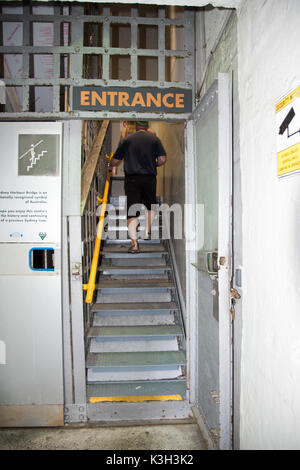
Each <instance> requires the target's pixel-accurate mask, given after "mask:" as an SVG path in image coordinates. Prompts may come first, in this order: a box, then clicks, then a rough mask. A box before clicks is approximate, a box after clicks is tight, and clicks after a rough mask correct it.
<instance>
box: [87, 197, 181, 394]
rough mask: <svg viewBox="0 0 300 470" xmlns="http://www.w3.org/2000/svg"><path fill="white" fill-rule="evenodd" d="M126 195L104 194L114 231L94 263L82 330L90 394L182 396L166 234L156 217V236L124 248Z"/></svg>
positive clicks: (175, 305)
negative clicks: (134, 249)
mask: <svg viewBox="0 0 300 470" xmlns="http://www.w3.org/2000/svg"><path fill="white" fill-rule="evenodd" d="M124 202H125V201H124V197H111V198H110V203H111V204H113V205H114V206H115V209H116V215H113V216H112V224H113V225H115V226H116V227H115V228H116V229H117V232H118V233H117V237H118V238H117V239H110V238H107V240H106V241H105V242H104V243H103V248H102V251H101V257H100V258H101V261H100V263H99V267H98V271H99V275H98V281H97V284H96V291H97V292H96V301H95V303H94V304H92V306H91V313H92V317H93V318H92V325H91V327H90V328H89V330H88V332H87V347H88V353H87V358H86V368H87V397H88V401H89V402H90V403H97V402H108V401H116V402H122V401H125V402H141V401H157V400H158V401H165V400H184V399H185V398H186V352H185V334H184V327H183V323H182V318H181V312H180V305H179V302H178V296H177V290H176V283H175V280H174V274H173V268H172V260H171V257H170V252H169V248H168V241H167V240H162V239H160V238H159V232H160V230H159V226H157V223H156V226H155V222H154V225H153V230H152V233H154V234H156V238H155V239H151V240H139V244H140V253H128V248H129V246H130V243H131V242H130V240H129V239H128V238H125V237H124V230H123V231H122V221H124V220H125V223H126V215H125V214H126V210H125V205H124ZM124 215H125V218H124ZM141 219H142V217H141ZM156 222H158V220H157V218H156ZM142 223H143V221H142V220H141V224H142ZM123 227H124V224H123ZM109 230H111V225H110V228H109ZM125 236H127V235H126V234H125Z"/></svg>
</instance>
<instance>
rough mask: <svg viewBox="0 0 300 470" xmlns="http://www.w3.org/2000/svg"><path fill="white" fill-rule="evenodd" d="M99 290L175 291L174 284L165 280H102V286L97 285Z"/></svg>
mask: <svg viewBox="0 0 300 470" xmlns="http://www.w3.org/2000/svg"><path fill="white" fill-rule="evenodd" d="M95 287H96V289H99V290H104V289H105V290H125V289H126V290H128V289H130V290H132V289H134V290H137V291H138V290H140V289H142V290H144V289H146V290H149V289H150V290H162V289H174V287H175V286H174V283H173V282H171V281H169V280H165V279H118V280H107V279H102V280H101V282H100V284H96V286H95Z"/></svg>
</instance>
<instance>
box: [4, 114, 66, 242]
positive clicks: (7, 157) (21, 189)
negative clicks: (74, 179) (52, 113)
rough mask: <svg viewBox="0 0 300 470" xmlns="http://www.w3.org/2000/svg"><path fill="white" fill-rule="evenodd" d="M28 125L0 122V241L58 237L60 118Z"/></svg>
mask: <svg viewBox="0 0 300 470" xmlns="http://www.w3.org/2000/svg"><path fill="white" fill-rule="evenodd" d="M28 124H29V123H28ZM30 126H31V128H30V127H28V128H26V127H27V126H26V125H25V128H24V125H22V124H21V125H20V124H18V123H11V124H9V123H0V141H1V154H0V242H2V243H3V242H4V243H7V242H12V243H13V242H17V243H20V242H21V243H43V244H45V243H46V244H47V243H49V242H50V243H60V239H61V220H60V214H61V210H60V207H61V178H60V167H61V140H62V138H61V124H58V123H47V124H46V123H45V124H44V125H43V129H33V128H32V123H31V124H30ZM54 128H55V130H54Z"/></svg>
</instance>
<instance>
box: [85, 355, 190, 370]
mask: <svg viewBox="0 0 300 470" xmlns="http://www.w3.org/2000/svg"><path fill="white" fill-rule="evenodd" d="M185 364H186V358H185V354H184V352H183V351H156V352H128V353H124V352H123V353H122V352H121V353H119V352H112V353H89V354H88V356H87V364H86V367H87V368H99V369H105V368H108V369H115V368H117V369H132V368H137V369H139V368H140V370H142V369H143V370H144V369H146V368H166V369H168V368H169V367H170V368H172V367H178V366H183V365H185Z"/></svg>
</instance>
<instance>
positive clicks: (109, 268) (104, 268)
mask: <svg viewBox="0 0 300 470" xmlns="http://www.w3.org/2000/svg"><path fill="white" fill-rule="evenodd" d="M136 269H137V270H139V271H149V270H153V271H154V270H160V271H161V270H165V271H170V270H171V266H166V265H161V266H151V265H150V266H100V268H99V271H121V270H128V271H134V270H136Z"/></svg>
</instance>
